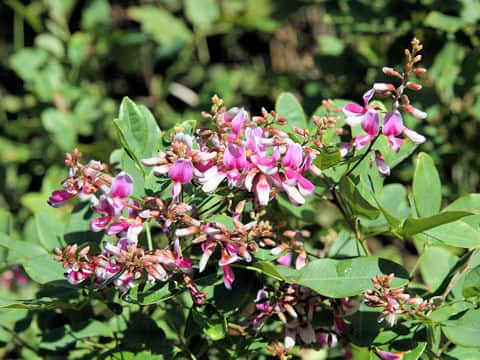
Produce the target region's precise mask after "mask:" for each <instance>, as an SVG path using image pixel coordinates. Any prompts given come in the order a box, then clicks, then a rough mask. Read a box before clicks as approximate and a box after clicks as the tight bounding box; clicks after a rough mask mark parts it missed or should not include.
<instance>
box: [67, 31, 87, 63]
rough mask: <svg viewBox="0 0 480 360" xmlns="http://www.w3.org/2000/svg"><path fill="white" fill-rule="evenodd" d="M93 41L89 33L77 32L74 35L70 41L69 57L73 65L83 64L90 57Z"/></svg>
mask: <svg viewBox="0 0 480 360" xmlns="http://www.w3.org/2000/svg"><path fill="white" fill-rule="evenodd" d="M92 41H93V39H92V36H91V35H90V34H89V33H83V32H76V33H75V34H73V35H72V37H71V38H70V41H69V42H68V59H69V60H70V61H71V63H72V64H73V65H76V66H78V65H81V64H82V63H83V62H85V61H86V60H87V59H88V58H89V55H90V54H89V52H90V49H91V47H92Z"/></svg>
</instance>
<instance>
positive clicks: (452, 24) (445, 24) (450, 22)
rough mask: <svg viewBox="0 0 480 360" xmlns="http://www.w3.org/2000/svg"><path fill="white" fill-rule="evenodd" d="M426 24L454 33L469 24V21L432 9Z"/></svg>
mask: <svg viewBox="0 0 480 360" xmlns="http://www.w3.org/2000/svg"><path fill="white" fill-rule="evenodd" d="M425 25H427V26H430V27H433V28H435V29H439V30H443V31H446V32H452V33H454V32H457V31H458V30H460V29H461V28H463V27H464V26H465V25H468V23H466V22H465V21H463V20H462V19H461V18H459V17H456V16H450V15H445V14H442V13H441V12H438V11H432V12H430V13H429V14H428V15H427V17H426V18H425Z"/></svg>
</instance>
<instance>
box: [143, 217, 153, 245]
mask: <svg viewBox="0 0 480 360" xmlns="http://www.w3.org/2000/svg"><path fill="white" fill-rule="evenodd" d="M145 232H146V233H147V244H148V250H149V251H152V250H153V242H152V234H151V232H150V223H149V222H148V221H146V222H145Z"/></svg>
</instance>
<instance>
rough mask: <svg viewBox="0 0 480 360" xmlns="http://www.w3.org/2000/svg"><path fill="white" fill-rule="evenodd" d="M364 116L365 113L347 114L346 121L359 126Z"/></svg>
mask: <svg viewBox="0 0 480 360" xmlns="http://www.w3.org/2000/svg"><path fill="white" fill-rule="evenodd" d="M345 115H347V114H345ZM364 117H365V115H347V116H346V117H345V122H346V123H347V124H348V125H350V126H358V125H360V124H361V123H362V121H363V118H364Z"/></svg>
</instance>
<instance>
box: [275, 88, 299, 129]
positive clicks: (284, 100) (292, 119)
mask: <svg viewBox="0 0 480 360" xmlns="http://www.w3.org/2000/svg"><path fill="white" fill-rule="evenodd" d="M275 111H276V112H277V115H278V116H279V117H281V116H283V117H285V118H286V121H287V126H289V127H290V128H291V129H295V128H296V127H299V128H301V129H306V128H307V119H306V117H305V113H304V112H303V108H302V105H300V103H299V102H298V100H297V98H296V97H295V95H293V94H292V93H289V92H285V93H282V94H280V96H279V97H278V99H277V102H276V103H275Z"/></svg>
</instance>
